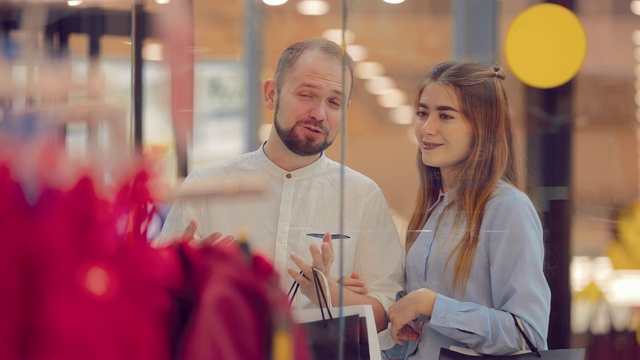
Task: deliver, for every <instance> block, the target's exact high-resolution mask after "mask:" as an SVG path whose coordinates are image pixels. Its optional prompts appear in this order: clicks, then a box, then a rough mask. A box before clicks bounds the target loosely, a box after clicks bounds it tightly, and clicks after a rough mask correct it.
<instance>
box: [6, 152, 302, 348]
mask: <svg viewBox="0 0 640 360" xmlns="http://www.w3.org/2000/svg"><path fill="white" fill-rule="evenodd" d="M148 181H149V176H148V174H147V173H146V172H145V171H139V172H137V173H135V174H134V175H133V176H132V178H131V181H128V182H126V183H125V184H123V185H122V186H120V189H119V191H118V194H117V196H115V199H114V200H113V201H110V200H108V199H102V198H100V197H99V196H98V195H97V194H96V191H95V189H94V184H93V182H92V180H91V178H89V177H82V178H80V179H78V180H77V182H76V183H75V184H74V185H73V187H72V188H70V189H69V190H65V191H62V190H59V189H53V188H45V189H41V190H40V192H39V196H38V197H37V199H35V200H34V201H33V202H32V203H29V202H28V201H27V200H25V194H24V192H23V189H22V187H21V184H20V183H19V182H18V181H16V180H15V179H14V178H13V177H12V174H11V170H10V168H9V167H8V166H5V165H3V163H2V162H1V161H0V199H2V200H1V201H0V236H1V237H0V358H2V359H154V360H155V359H158V360H161V359H170V358H179V359H195V358H215V359H240V358H242V359H261V358H265V357H269V355H267V354H268V351H270V346H271V345H270V344H271V335H272V331H273V330H274V328H275V327H274V324H276V323H277V324H281V325H284V326H285V327H286V328H287V329H288V330H289V331H290V332H291V334H292V335H293V336H294V344H295V349H294V350H295V351H294V352H293V354H294V357H295V358H300V359H305V358H307V355H306V354H307V352H306V348H305V346H304V344H303V341H302V338H301V336H300V334H299V333H298V332H297V331H298V330H297V329H298V328H297V327H296V326H295V325H294V324H293V322H292V321H291V317H290V314H289V309H288V308H287V307H286V299H285V295H284V294H283V293H282V292H281V291H280V290H279V287H278V286H277V284H276V279H275V276H276V275H275V274H274V273H273V268H272V267H271V264H270V263H269V262H268V261H266V260H265V259H264V258H261V257H259V256H253V255H248V254H245V253H243V252H242V250H241V249H240V248H239V247H238V246H237V245H235V244H232V245H225V246H214V247H206V248H202V249H200V248H195V247H192V246H190V245H188V244H186V243H182V244H180V245H179V246H173V247H167V248H160V249H156V248H152V247H150V246H149V244H148V242H147V237H146V224H147V223H148V220H149V218H150V212H151V211H152V207H151V206H150V205H151V204H153V199H152V198H151V196H150V193H149V191H148V186H147V183H148ZM181 305H182V306H181ZM275 320H277V321H275Z"/></svg>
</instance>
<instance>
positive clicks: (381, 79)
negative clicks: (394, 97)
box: [364, 76, 396, 95]
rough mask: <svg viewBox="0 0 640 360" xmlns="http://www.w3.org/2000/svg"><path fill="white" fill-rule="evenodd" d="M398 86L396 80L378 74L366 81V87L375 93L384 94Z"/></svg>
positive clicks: (371, 92)
mask: <svg viewBox="0 0 640 360" xmlns="http://www.w3.org/2000/svg"><path fill="white" fill-rule="evenodd" d="M395 87H396V82H395V81H394V80H393V79H392V78H390V77H388V76H376V77H374V78H371V79H368V80H367V81H366V82H365V83H364V88H365V89H366V90H367V91H368V92H369V93H370V94H373V95H380V94H383V93H385V92H387V91H389V90H391V89H394V88H395Z"/></svg>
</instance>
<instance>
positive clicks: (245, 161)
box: [189, 152, 258, 180]
mask: <svg viewBox="0 0 640 360" xmlns="http://www.w3.org/2000/svg"><path fill="white" fill-rule="evenodd" d="M257 166H258V165H257V160H256V156H255V152H250V153H245V154H242V155H239V156H236V157H233V158H230V159H226V160H220V161H216V162H213V163H210V164H207V165H204V166H201V167H198V168H196V169H194V170H193V171H192V172H191V173H190V174H189V179H192V180H195V179H199V178H203V177H210V176H225V175H233V174H234V173H236V172H245V171H252V170H255V169H256V168H257Z"/></svg>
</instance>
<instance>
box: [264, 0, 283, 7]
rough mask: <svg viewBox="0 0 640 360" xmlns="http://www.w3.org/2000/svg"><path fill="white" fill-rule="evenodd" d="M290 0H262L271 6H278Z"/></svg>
mask: <svg viewBox="0 0 640 360" xmlns="http://www.w3.org/2000/svg"><path fill="white" fill-rule="evenodd" d="M287 1H289V0H262V2H263V3H265V4H267V5H269V6H278V5H282V4H284V3H286V2H287Z"/></svg>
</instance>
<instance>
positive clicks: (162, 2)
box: [155, 0, 171, 5]
mask: <svg viewBox="0 0 640 360" xmlns="http://www.w3.org/2000/svg"><path fill="white" fill-rule="evenodd" d="M155 1H156V4H158V5H166V4H168V3H169V2H170V1H171V0H155Z"/></svg>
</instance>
